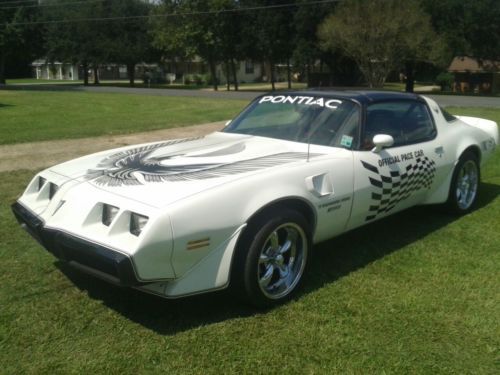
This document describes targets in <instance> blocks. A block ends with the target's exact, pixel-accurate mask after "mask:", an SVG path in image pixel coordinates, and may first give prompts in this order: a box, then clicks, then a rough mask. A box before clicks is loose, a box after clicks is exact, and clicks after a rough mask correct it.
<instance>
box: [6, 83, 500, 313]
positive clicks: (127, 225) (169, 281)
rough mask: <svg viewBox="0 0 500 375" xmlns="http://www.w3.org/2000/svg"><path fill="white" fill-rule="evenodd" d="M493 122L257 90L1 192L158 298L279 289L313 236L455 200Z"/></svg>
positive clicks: (405, 99) (264, 296)
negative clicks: (195, 129) (203, 127)
mask: <svg viewBox="0 0 500 375" xmlns="http://www.w3.org/2000/svg"><path fill="white" fill-rule="evenodd" d="M498 140H499V134H498V127H497V124H496V123H495V122H492V121H488V120H484V119H479V118H471V117H458V116H457V117H455V116H452V115H450V114H449V113H447V112H446V111H445V110H444V109H442V108H440V107H439V106H438V105H437V104H436V102H434V101H433V100H431V99H429V98H426V97H423V96H418V95H413V94H403V93H390V92H326V91H303V92H286V93H279V94H267V95H263V96H260V97H258V98H257V99H255V100H254V101H253V102H252V103H250V105H249V106H248V107H247V108H246V109H244V110H243V111H242V112H241V114H239V115H238V116H237V117H236V118H234V119H233V120H232V121H230V122H229V123H228V124H226V126H225V128H224V129H223V130H221V131H219V132H215V133H213V134H210V135H207V136H204V137H196V138H189V139H178V140H168V141H160V142H155V143H150V144H142V145H137V146H132V147H130V146H128V147H123V148H119V149H115V150H111V151H105V152H99V153H96V154H92V155H89V156H84V157H81V158H78V159H75V160H72V161H68V162H66V163H62V164H59V165H56V166H54V167H51V168H49V169H46V170H44V171H42V172H40V173H39V174H37V175H36V176H35V177H34V178H33V180H32V181H31V182H30V184H29V185H28V186H27V188H26V190H25V192H24V193H23V194H22V196H21V197H20V198H19V199H18V200H17V202H15V203H14V204H13V206H12V209H13V212H14V214H15V216H16V217H17V219H18V221H19V222H20V223H21V225H22V226H23V227H24V228H25V229H26V230H27V231H28V232H29V233H30V234H31V235H32V236H33V237H34V238H35V239H37V240H38V241H39V242H40V244H41V245H43V246H44V247H45V248H46V249H47V250H48V251H50V252H51V253H52V254H54V255H55V256H56V257H57V258H59V259H61V260H63V261H65V262H68V263H69V264H70V265H73V266H75V267H77V268H78V269H80V270H82V271H84V272H86V273H89V274H91V275H94V276H96V277H100V278H102V279H104V280H107V281H110V282H112V283H115V284H119V285H122V286H129V287H134V288H137V289H140V290H143V291H145V292H149V293H153V294H156V295H160V296H163V297H167V298H175V297H181V296H187V295H192V294H197V293H202V292H208V291H213V290H218V289H223V288H226V287H228V286H232V287H234V288H235V290H236V291H238V293H239V295H241V296H244V297H245V298H246V299H248V300H249V301H250V302H252V303H254V304H257V305H273V304H277V303H280V302H283V301H285V300H287V299H288V298H290V297H291V296H292V295H293V293H294V292H295V291H296V290H297V288H298V286H299V284H300V281H301V279H302V278H303V275H304V273H305V270H306V265H307V263H308V258H309V257H310V255H311V251H312V250H313V249H312V245H313V244H314V243H317V242H320V241H324V240H326V239H329V238H331V237H334V236H336V235H339V234H341V233H343V232H346V231H348V230H351V229H353V228H356V227H359V226H361V225H364V224H367V223H371V222H373V221H375V220H379V219H382V218H383V217H385V216H387V215H391V214H394V213H396V212H398V211H401V210H403V209H406V208H408V207H411V206H415V205H424V204H425V205H427V204H444V205H445V206H446V207H447V208H448V209H449V210H450V211H452V212H454V213H457V214H465V213H467V212H469V211H470V210H471V209H473V207H474V203H475V202H476V200H477V195H478V184H479V181H480V167H481V165H482V164H483V163H484V162H485V161H486V160H487V159H488V157H489V156H490V155H491V154H492V153H493V152H494V150H495V147H496V146H497V145H498Z"/></svg>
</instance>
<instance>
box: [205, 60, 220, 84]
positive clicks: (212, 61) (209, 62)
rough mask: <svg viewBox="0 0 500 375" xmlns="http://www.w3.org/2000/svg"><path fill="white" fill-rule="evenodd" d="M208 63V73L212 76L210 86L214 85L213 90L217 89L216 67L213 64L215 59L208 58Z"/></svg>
mask: <svg viewBox="0 0 500 375" xmlns="http://www.w3.org/2000/svg"><path fill="white" fill-rule="evenodd" d="M208 65H209V66H210V75H211V76H212V86H213V87H214V91H218V90H219V83H218V82H217V67H216V66H215V61H214V60H213V59H210V60H209V61H208Z"/></svg>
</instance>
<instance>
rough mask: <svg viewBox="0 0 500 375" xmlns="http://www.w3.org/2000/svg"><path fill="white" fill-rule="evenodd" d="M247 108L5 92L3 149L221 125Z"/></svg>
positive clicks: (0, 130)
mask: <svg viewBox="0 0 500 375" xmlns="http://www.w3.org/2000/svg"><path fill="white" fill-rule="evenodd" d="M247 103H248V101H245V100H220V99H210V98H192V97H191V98H188V97H160V96H148V95H133V94H114V93H91V92H73V91H65V92H51V91H10V90H6V91H2V90H0V144H7V143H18V142H32V141H41V140H49V139H64V138H81V137H92V136H97V135H105V134H123V133H133V132H141V131H146V130H154V129H165V128H171V127H177V126H186V125H193V124H202V123H207V122H213V121H221V120H226V119H229V118H231V117H233V116H234V115H236V114H237V113H238V112H239V111H240V110H241V109H242V108H243V107H244V106H245V105H246V104H247Z"/></svg>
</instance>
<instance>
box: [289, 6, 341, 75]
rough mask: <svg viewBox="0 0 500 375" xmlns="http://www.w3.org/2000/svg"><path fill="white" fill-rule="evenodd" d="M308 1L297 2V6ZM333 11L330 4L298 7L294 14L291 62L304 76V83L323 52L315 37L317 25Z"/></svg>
mask: <svg viewBox="0 0 500 375" xmlns="http://www.w3.org/2000/svg"><path fill="white" fill-rule="evenodd" d="M307 1H309V0H297V4H298V5H299V4H301V3H304V2H307ZM332 10H333V5H332V4H318V5H315V6H313V7H311V6H299V7H298V8H297V11H296V12H295V15H294V19H293V24H294V27H295V30H296V37H295V41H294V49H293V56H292V60H293V62H294V66H296V67H297V68H299V69H300V70H301V71H302V72H303V73H304V74H303V76H304V77H305V81H306V82H308V81H309V75H310V72H311V67H312V66H313V65H314V63H315V62H316V61H317V60H320V59H321V58H322V56H323V54H324V52H323V51H322V50H321V49H320V47H319V43H318V37H317V35H316V34H317V30H318V25H319V24H320V23H321V22H322V21H323V20H324V19H325V17H326V15H327V14H329V13H330V12H331V11H332Z"/></svg>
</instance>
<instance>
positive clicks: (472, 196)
mask: <svg viewBox="0 0 500 375" xmlns="http://www.w3.org/2000/svg"><path fill="white" fill-rule="evenodd" d="M480 172H481V171H480V168H479V160H478V158H477V156H476V155H475V154H474V153H473V152H470V151H466V152H464V153H463V154H462V156H460V159H459V160H458V163H457V165H456V166H455V170H454V171H453V177H452V179H451V184H450V192H449V194H448V201H447V202H446V208H447V210H448V212H450V213H453V214H456V215H464V214H466V213H469V212H470V211H472V210H473V209H474V206H475V204H476V202H477V196H478V187H479V181H480V177H481V173H480Z"/></svg>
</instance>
